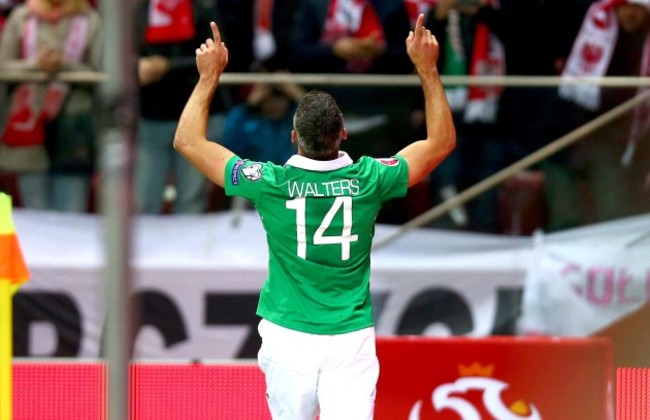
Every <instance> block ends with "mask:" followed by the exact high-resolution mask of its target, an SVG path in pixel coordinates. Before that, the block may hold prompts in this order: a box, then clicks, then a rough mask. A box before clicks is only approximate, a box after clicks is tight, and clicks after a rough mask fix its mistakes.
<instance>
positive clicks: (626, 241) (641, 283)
mask: <svg viewBox="0 0 650 420" xmlns="http://www.w3.org/2000/svg"><path fill="white" fill-rule="evenodd" d="M569 239H570V240H566V238H565V237H563V236H562V235H556V236H555V237H550V238H548V239H547V238H545V237H542V236H541V235H540V236H539V237H538V238H537V241H536V248H535V251H534V254H533V255H534V257H533V258H532V259H531V264H530V267H529V270H528V274H527V277H526V288H525V293H524V305H523V313H522V317H521V322H520V332H521V333H522V334H552V335H562V336H588V335H591V334H593V333H595V332H597V331H598V330H601V329H603V328H605V327H607V326H608V325H609V324H611V323H612V322H614V321H616V320H617V319H619V318H621V317H622V316H625V315H627V314H629V313H631V312H633V311H634V310H636V309H638V308H640V307H641V306H642V305H644V304H645V303H646V302H649V301H650V223H648V218H647V217H646V218H636V219H629V220H627V223H620V222H618V223H608V224H603V225H601V226H598V227H596V228H592V229H591V230H586V229H585V230H583V231H582V234H581V235H579V236H577V235H574V236H569Z"/></svg>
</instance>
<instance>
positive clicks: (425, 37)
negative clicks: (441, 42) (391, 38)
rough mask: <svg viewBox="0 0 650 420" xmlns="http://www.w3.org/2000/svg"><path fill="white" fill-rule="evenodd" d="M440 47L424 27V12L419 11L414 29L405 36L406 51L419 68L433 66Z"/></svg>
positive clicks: (425, 68)
mask: <svg viewBox="0 0 650 420" xmlns="http://www.w3.org/2000/svg"><path fill="white" fill-rule="evenodd" d="M439 51H440V48H439V46H438V41H437V40H436V37H435V36H433V35H432V34H431V31H430V30H428V29H426V28H425V27H424V14H422V13H420V16H418V20H417V22H415V29H414V30H412V31H411V32H409V35H408V37H407V38H406V52H407V53H408V55H409V57H410V58H411V61H412V62H413V64H415V67H416V68H417V69H418V71H420V70H428V69H431V68H435V66H436V62H437V61H438V54H439Z"/></svg>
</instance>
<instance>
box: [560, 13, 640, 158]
mask: <svg viewBox="0 0 650 420" xmlns="http://www.w3.org/2000/svg"><path fill="white" fill-rule="evenodd" d="M623 3H637V4H641V5H645V6H646V7H648V8H649V9H650V1H648V0H603V1H600V2H598V3H594V4H592V5H591V7H589V10H588V11H587V15H586V16H585V19H584V21H583V22H582V26H581V28H580V33H579V34H578V37H577V38H576V40H575V42H574V44H573V48H572V49H571V55H570V56H569V59H568V61H567V64H566V66H565V68H564V71H563V72H562V77H602V76H605V75H606V74H607V69H608V68H609V64H610V62H611V59H612V55H613V53H614V48H615V46H616V41H617V39H618V31H619V28H618V21H617V18H616V13H615V8H616V6H618V5H620V4H623ZM642 54H643V55H642V61H641V74H640V76H645V77H650V34H649V35H648V36H647V38H646V41H645V44H644V46H643V53H642ZM647 89H648V87H639V91H638V93H641V92H643V91H645V90H647ZM559 95H560V96H561V97H563V98H565V99H567V100H569V101H572V102H575V103H576V104H578V105H580V106H582V107H583V108H585V109H588V110H591V111H596V110H598V108H599V107H600V86H598V85H595V84H593V85H592V84H563V85H561V86H560V88H559ZM648 129H650V101H648V102H646V103H644V104H641V105H639V106H637V107H636V108H635V109H634V116H633V123H632V127H631V129H630V136H629V140H628V147H627V150H626V151H625V154H624V155H623V158H622V159H621V161H622V164H623V165H625V166H627V165H629V164H630V162H631V160H632V157H633V156H634V150H635V148H636V142H637V141H638V137H639V135H641V133H643V132H644V131H646V130H648Z"/></svg>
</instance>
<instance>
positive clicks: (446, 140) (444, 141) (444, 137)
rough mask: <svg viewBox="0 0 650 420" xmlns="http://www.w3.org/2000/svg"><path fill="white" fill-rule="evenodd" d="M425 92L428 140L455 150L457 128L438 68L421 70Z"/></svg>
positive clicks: (441, 146)
mask: <svg viewBox="0 0 650 420" xmlns="http://www.w3.org/2000/svg"><path fill="white" fill-rule="evenodd" d="M419 75H420V80H421V81H422V92H423V94H424V112H425V116H426V127H427V141H428V142H431V143H435V147H436V148H443V149H446V150H450V151H451V150H453V148H454V147H455V145H456V129H455V127H454V122H453V117H452V114H451V110H450V109H449V104H448V103H447V96H446V94H445V89H444V87H443V85H442V81H441V79H440V74H439V73H438V70H437V69H436V68H433V69H431V70H430V71H428V72H419Z"/></svg>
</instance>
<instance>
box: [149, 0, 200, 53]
mask: <svg viewBox="0 0 650 420" xmlns="http://www.w3.org/2000/svg"><path fill="white" fill-rule="evenodd" d="M194 35H196V28H195V27H194V13H193V11H192V0H150V1H149V25H148V26H147V30H146V32H145V40H146V41H147V42H148V43H150V44H165V43H172V42H183V41H189V40H191V39H193V38H194Z"/></svg>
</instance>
